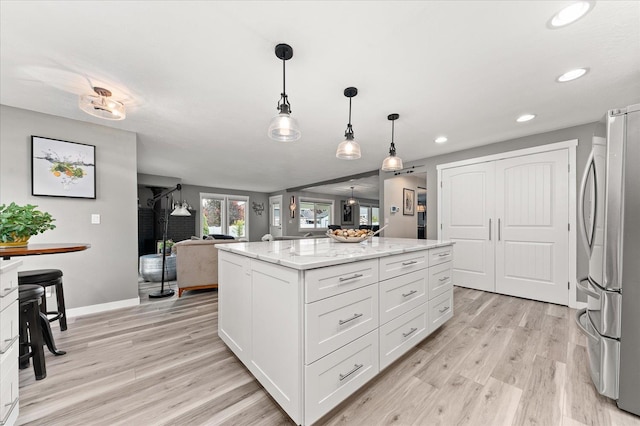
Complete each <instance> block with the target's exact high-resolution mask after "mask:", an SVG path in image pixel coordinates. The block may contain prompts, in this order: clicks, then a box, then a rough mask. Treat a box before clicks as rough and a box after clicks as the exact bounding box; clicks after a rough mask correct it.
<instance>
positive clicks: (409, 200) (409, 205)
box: [402, 188, 416, 216]
mask: <svg viewBox="0 0 640 426" xmlns="http://www.w3.org/2000/svg"><path fill="white" fill-rule="evenodd" d="M415 200H416V191H414V190H413V189H409V188H403V189H402V214H403V215H405V216H413V214H414V213H415V209H414V205H415Z"/></svg>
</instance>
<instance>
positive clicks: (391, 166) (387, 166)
mask: <svg viewBox="0 0 640 426" xmlns="http://www.w3.org/2000/svg"><path fill="white" fill-rule="evenodd" d="M402 168H403V165H402V158H400V157H396V156H395V155H389V156H388V157H387V158H385V159H384V161H383V162H382V171H385V172H394V171H396V170H402Z"/></svg>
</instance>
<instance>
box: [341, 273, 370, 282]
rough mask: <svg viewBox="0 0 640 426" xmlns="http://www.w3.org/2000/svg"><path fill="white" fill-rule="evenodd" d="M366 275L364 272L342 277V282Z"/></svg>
mask: <svg viewBox="0 0 640 426" xmlns="http://www.w3.org/2000/svg"><path fill="white" fill-rule="evenodd" d="M362 277H364V274H353V275H352V276H350V277H346V278H345V277H340V282H344V281H349V280H355V279H356V278H362Z"/></svg>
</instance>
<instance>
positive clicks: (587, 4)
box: [548, 1, 595, 28]
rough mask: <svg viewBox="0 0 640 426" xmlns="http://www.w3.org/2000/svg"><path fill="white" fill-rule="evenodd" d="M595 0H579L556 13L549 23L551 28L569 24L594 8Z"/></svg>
mask: <svg viewBox="0 0 640 426" xmlns="http://www.w3.org/2000/svg"><path fill="white" fill-rule="evenodd" d="M594 3H595V2H594V1H577V2H575V3H572V4H570V5H569V6H567V7H565V8H564V9H562V10H561V11H560V12H558V13H556V14H555V15H554V16H553V18H551V20H550V21H549V23H548V26H549V28H560V27H564V26H566V25H569V24H571V23H573V22H575V21H577V20H578V19H580V18H582V17H583V16H584V15H586V14H587V12H589V10H591V9H593V5H594Z"/></svg>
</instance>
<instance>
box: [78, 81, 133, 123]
mask: <svg viewBox="0 0 640 426" xmlns="http://www.w3.org/2000/svg"><path fill="white" fill-rule="evenodd" d="M93 91H94V92H95V94H91V95H81V96H80V100H79V102H78V105H79V106H80V109H81V110H83V111H84V112H86V113H87V114H90V115H93V116H94V117H98V118H104V119H105V120H124V119H125V118H126V116H127V114H126V112H125V108H124V104H123V103H122V102H119V101H116V100H113V99H110V98H111V92H110V91H109V90H107V89H103V88H102V87H94V88H93Z"/></svg>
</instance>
